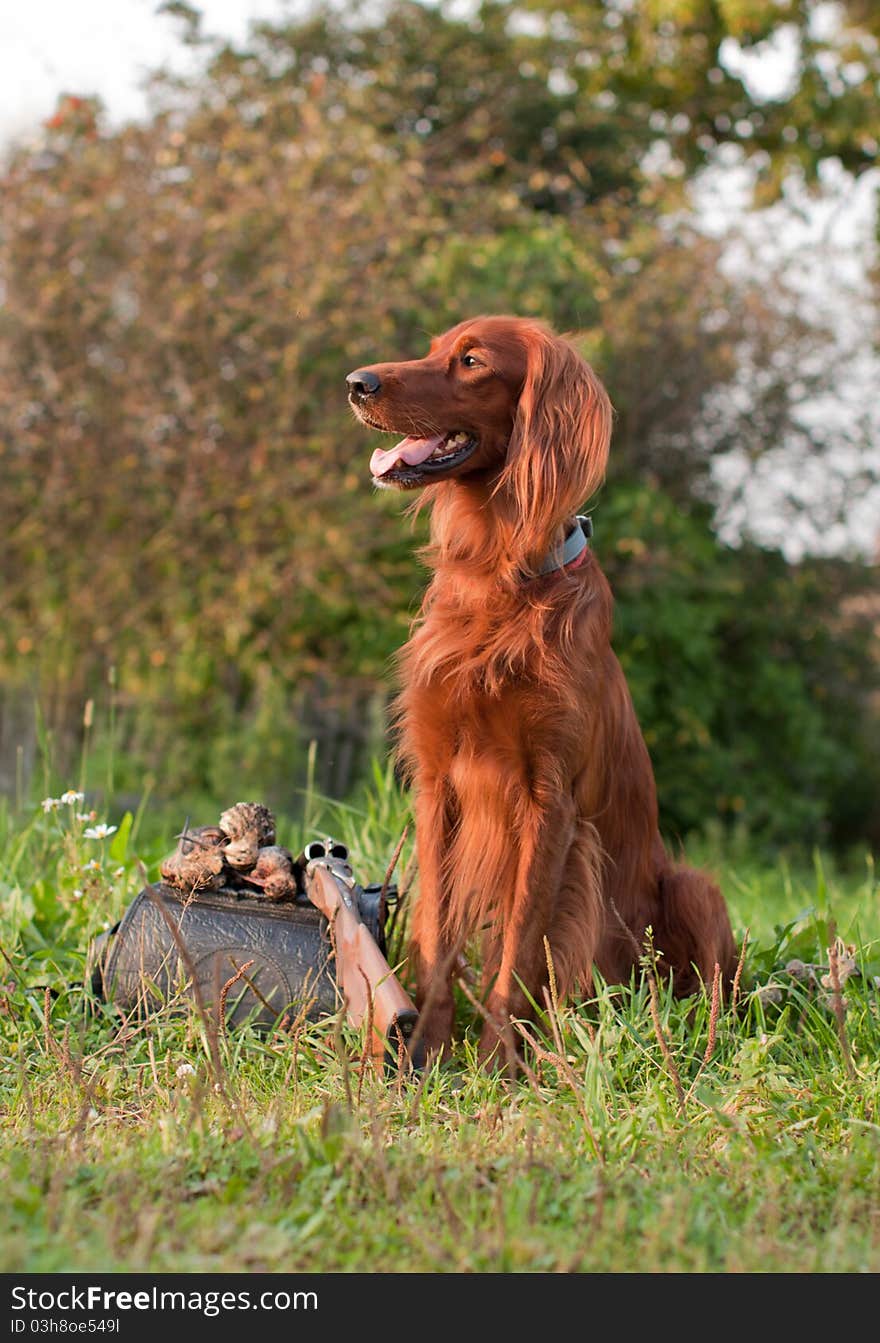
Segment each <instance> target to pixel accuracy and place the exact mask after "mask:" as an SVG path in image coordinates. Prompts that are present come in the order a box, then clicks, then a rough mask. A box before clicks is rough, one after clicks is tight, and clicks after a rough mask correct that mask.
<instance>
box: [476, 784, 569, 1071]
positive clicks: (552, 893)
mask: <svg viewBox="0 0 880 1343" xmlns="http://www.w3.org/2000/svg"><path fill="white" fill-rule="evenodd" d="M521 814H523V815H524V824H523V825H522V827H521V829H520V834H519V853H518V858H517V870H516V882H515V886H514V890H513V892H512V893H511V895H510V896H509V898H508V901H507V903H506V909H505V912H504V914H503V916H502V928H501V938H500V956H499V955H498V952H497V951H496V964H497V966H498V969H497V974H496V975H495V980H494V984H493V985H492V988H491V990H490V992H489V995H488V998H487V1000H486V1013H487V1020H486V1023H485V1025H484V1027H483V1031H482V1035H481V1037H480V1059H481V1061H482V1062H483V1063H490V1062H491V1063H492V1064H493V1066H497V1067H504V1066H505V1065H510V1064H511V1062H512V1060H513V1059H514V1058H515V1056H516V1040H515V1037H514V1029H513V1027H512V1025H511V1017H530V1016H531V1015H532V1006H531V1003H530V1001H529V1000H530V998H531V999H534V1001H535V1002H537V1003H538V1004H539V1005H540V1004H541V1002H542V998H541V989H542V987H543V986H544V985H545V984H546V983H547V980H548V970H547V953H546V948H545V945H544V938H545V937H549V935H550V931H551V927H552V925H553V918H554V913H555V910H556V905H557V901H558V898H559V893H560V891H561V890H562V888H563V885H564V882H565V875H566V869H567V865H568V861H569V855H570V853H571V849H572V845H573V843H574V840H575V807H574V802H573V801H572V799H571V797H569V796H562V797H558V798H556V799H555V800H554V801H553V802H552V803H551V804H550V805H547V804H544V805H541V804H539V803H538V802H536V801H534V800H533V799H529V800H528V801H527V802H524V804H523V807H522V812H521Z"/></svg>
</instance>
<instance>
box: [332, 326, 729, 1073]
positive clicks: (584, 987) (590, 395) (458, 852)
mask: <svg viewBox="0 0 880 1343" xmlns="http://www.w3.org/2000/svg"><path fill="white" fill-rule="evenodd" d="M347 381H348V387H349V400H350V402H351V405H352V407H353V409H354V411H355V413H356V415H357V416H358V418H359V419H360V420H361V421H363V423H364V424H366V425H369V426H370V427H371V428H373V429H379V430H382V431H384V432H392V433H394V434H395V435H400V434H404V435H406V437H404V438H403V439H402V440H401V441H400V442H399V443H397V444H396V446H394V447H384V448H377V449H376V451H375V452H374V453H373V456H372V459H371V462H370V469H371V472H372V475H373V478H374V480H375V483H376V484H377V485H379V486H382V487H383V488H389V487H393V488H395V489H400V490H416V489H418V490H421V491H422V499H423V500H424V501H425V502H428V503H430V505H431V508H432V519H431V544H430V546H429V548H428V551H427V552H426V553H427V556H428V558H429V561H430V563H431V566H432V568H433V577H432V580H431V583H430V586H429V588H428V591H427V594H426V596H425V600H424V605H423V607H422V611H421V614H420V616H419V618H418V620H417V621H416V623H415V625H414V629H413V633H412V637H411V638H410V640H409V642H408V643H407V644H406V646H405V647H404V649H403V650H402V652H401V655H400V668H401V673H402V676H401V685H402V689H401V693H400V696H399V699H398V702H397V710H398V729H399V751H400V758H401V761H402V762H403V764H404V766H405V768H406V770H407V772H408V776H409V778H410V781H411V783H412V785H413V789H414V795H415V815H416V845H417V853H418V863H419V873H420V893H419V898H418V902H417V905H416V908H415V912H414V916H413V919H414V922H413V931H412V940H411V955H412V957H413V958H414V962H415V967H416V976H417V1002H418V1004H419V1007H420V1009H421V1011H422V1029H423V1031H424V1036H425V1042H426V1044H427V1046H428V1048H429V1049H430V1050H431V1051H433V1052H436V1051H439V1050H442V1049H443V1048H444V1047H447V1046H448V1044H449V1042H450V1039H451V1035H452V1027H453V993H452V977H453V973H454V972H455V970H456V962H457V958H458V955H459V953H460V951H461V949H462V948H463V946H464V944H465V942H466V940H467V939H468V937H469V936H470V935H472V934H474V933H477V932H479V933H481V934H482V936H483V942H484V971H483V973H484V985H483V992H484V1007H485V1013H486V1020H485V1024H484V1027H483V1032H482V1036H481V1040H480V1056H481V1058H482V1059H483V1060H490V1059H492V1058H493V1057H494V1058H497V1059H498V1060H500V1061H501V1062H502V1063H503V1062H504V1059H505V1057H507V1058H509V1057H510V1051H511V1042H512V1038H513V1036H512V1029H511V1021H512V1020H513V1019H516V1018H519V1019H523V1018H526V1017H528V1016H529V1015H530V1013H531V1012H532V1010H533V1004H535V1003H537V1004H539V1005H540V1004H542V1002H543V1001H544V998H543V994H544V991H545V988H546V986H547V983H548V956H547V946H549V950H550V959H551V962H552V965H553V968H554V973H555V977H556V982H557V988H558V992H559V994H560V996H561V995H564V994H566V993H570V992H572V991H573V990H576V989H578V990H581V991H585V992H589V991H590V989H591V984H592V972H593V968H594V967H596V968H598V970H599V971H600V972H601V974H602V975H603V976H604V978H605V979H606V980H608V981H611V982H616V983H619V982H621V981H625V980H627V979H628V978H629V975H630V972H631V969H632V967H633V965H634V964H635V963H636V962H637V960H638V954H639V948H640V947H641V946H642V945H643V943H644V939H645V931H646V929H647V928H648V927H650V928H651V929H652V930H653V940H654V946H655V948H656V951H657V954H658V958H659V960H660V964H661V966H663V968H664V969H665V970H666V971H668V972H670V973H671V974H672V975H673V984H674V991H675V992H676V993H678V994H679V995H684V994H688V993H691V992H693V991H695V990H696V989H697V988H698V987H699V985H700V982H701V981H704V982H705V981H708V982H710V983H711V981H712V977H713V974H714V969H715V966H716V964H717V965H718V966H719V967H720V969H721V972H722V974H723V975H724V976H725V977H726V978H729V977H730V976H731V975H732V973H733V971H734V966H735V960H736V953H735V946H734V941H733V935H732V933H731V928H730V922H729V919H728V915H727V910H726V907H725V904H724V901H723V899H722V897H721V894H720V892H719V890H718V888H717V887H716V886H715V884H714V883H713V882H712V881H711V879H710V878H709V877H708V876H707V875H705V874H704V873H702V872H698V871H695V870H693V869H690V868H687V867H683V866H679V865H677V864H676V863H674V862H673V861H672V860H671V859H670V858H669V857H668V856H667V854H666V852H665V850H664V847H663V843H662V841H661V838H660V835H659V833H658V828H657V798H656V791H655V786H654V776H653V773H652V769H651V762H650V759H649V757H648V751H647V748H646V746H645V743H644V740H643V738H642V734H641V731H640V729H639V725H638V722H637V721H636V716H635V712H634V710H633V705H632V701H631V699H630V695H629V691H628V689H627V686H626V682H625V680H624V676H623V672H622V671H621V668H620V664H619V663H618V661H617V658H616V657H615V655H614V653H613V652H612V649H611V614H612V598H611V591H610V588H609V586H608V582H607V580H606V578H605V576H604V575H603V573H602V570H601V569H600V567H599V563H598V561H597V560H596V557H595V555H594V553H593V551H592V549H590V548H589V547H588V546H586V544H585V537H584V535H583V534H582V533H583V531H584V530H585V529H584V528H583V527H582V524H581V522H580V521H579V520H578V519H577V517H576V513H577V509H578V507H579V506H580V505H581V504H582V503H583V501H584V500H586V499H588V498H589V497H590V496H591V495H592V494H593V492H594V491H595V490H596V488H597V487H598V486H599V485H600V483H601V482H602V479H603V475H604V471H605V465H606V461H607V456H608V444H609V438H610V432H611V415H612V412H611V404H610V402H609V399H608V396H607V393H606V392H605V389H604V388H603V386H602V384H601V383H600V381H599V379H598V378H597V376H596V374H595V373H594V372H593V370H592V369H591V368H590V366H589V365H588V364H587V363H586V362H585V361H584V360H583V359H582V358H581V356H580V355H579V354H578V353H577V351H576V350H575V349H574V347H573V346H572V345H571V344H569V343H568V341H566V340H564V339H563V338H561V337H559V336H557V335H555V334H554V333H553V332H552V331H550V330H549V329H548V328H547V327H546V326H544V325H543V324H542V323H540V322H537V321H532V320H530V319H523V318H516V317H477V318H474V319H472V320H470V321H464V322H461V323H459V325H458V326H455V327H453V328H452V330H450V331H447V332H446V333H445V334H444V335H442V336H438V337H437V338H436V339H435V340H434V341H432V343H431V346H430V351H429V353H428V355H427V356H426V357H425V358H423V359H413V360H408V361H406V362H403V363H384V364H373V365H371V366H370V367H368V368H360V369H357V370H356V371H355V372H353V373H351V374H349V376H348V380H347ZM587 530H588V528H587ZM566 540H567V542H568V544H567V545H566ZM569 557H571V558H569ZM545 939H546V944H547V945H546V946H545ZM499 1046H500V1048H499Z"/></svg>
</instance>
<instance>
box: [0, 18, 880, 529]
mask: <svg viewBox="0 0 880 1343" xmlns="http://www.w3.org/2000/svg"><path fill="white" fill-rule="evenodd" d="M469 2H470V0H459V4H460V5H461V6H467V4H468V3H469ZM195 5H196V8H198V9H200V10H201V12H202V14H203V16H204V27H205V29H206V31H208V32H209V33H214V34H218V35H221V36H224V37H230V38H232V39H240V38H243V37H244V35H245V34H246V32H247V29H248V26H249V24H250V23H251V22H252V21H254V20H259V19H272V18H280V17H283V16H285V15H292V14H296V13H297V12H302V9H303V8H304V6H305V0H195ZM158 7H159V6H158V0H15V3H13V0H7V3H6V4H5V5H4V6H3V8H4V11H5V12H4V13H3V29H2V35H3V41H2V45H0V149H2V146H3V144H4V143H8V142H9V141H10V140H13V139H14V140H18V139H25V140H26V139H28V138H29V137H30V136H31V135H32V134H33V133H34V132H35V131H36V132H37V133H39V131H40V128H41V123H42V122H43V121H44V120H45V119H46V118H47V117H49V116H50V115H51V113H52V111H53V110H54V108H55V104H56V102H57V99H58V96H59V94H61V93H76V94H83V95H88V94H93V93H96V94H98V96H99V97H100V98H101V99H102V101H103V102H104V104H105V106H106V107H107V110H108V112H109V114H110V117H111V119H112V120H114V121H122V120H126V119H128V118H134V117H139V116H142V115H144V113H145V112H146V110H147V99H146V95H145V92H144V89H143V83H144V80H145V78H146V76H147V75H148V73H149V72H150V71H152V70H155V69H157V68H158V67H159V66H162V65H165V66H167V67H170V68H171V69H173V70H174V71H175V72H177V73H180V74H185V73H186V71H187V70H188V69H190V68H192V60H193V58H192V55H191V53H190V52H189V50H188V49H187V48H186V47H185V46H184V45H183V44H182V43H181V41H180V33H181V25H180V22H179V21H178V20H176V19H174V18H172V17H170V16H168V15H161V14H159V13H158V12H157V10H158ZM820 9H821V10H828V11H829V12H831V11H832V10H833V6H831V5H826V6H820ZM817 12H818V11H817ZM725 48H726V49H725V50H723V51H722V59H723V61H724V63H725V65H727V66H728V68H729V69H731V70H732V71H735V72H736V73H741V74H743V76H744V77H745V78H746V79H747V81H748V83H749V86H750V88H751V89H752V91H753V92H754V93H756V94H757V95H759V96H765V97H768V96H769V97H773V96H780V95H781V94H783V93H784V91H785V89H786V86H787V85H788V83H789V82H790V80H791V78H792V75H793V73H794V69H795V61H796V50H795V47H794V44H793V42H792V41H791V34H790V32H788V30H787V29H786V28H785V27H783V28H782V29H781V30H780V34H779V35H778V37H777V38H776V39H775V40H774V42H773V43H772V44H771V43H764V44H763V50H760V51H758V52H757V53H750V54H749V55H748V56H745V55H744V54H743V53H742V52H740V51H738V50H737V49H736V47H735V44H731V43H729V42H728V43H726V44H725ZM878 177H880V174H872V175H870V179H869V178H868V177H866V178H864V179H863V180H862V182H861V183H860V184H859V186H858V187H857V188H855V189H854V188H853V186H852V184H851V183H848V181H847V179H845V177H844V176H843V175H838V176H837V177H836V178H835V175H834V174H833V173H832V174H831V176H830V178H829V183H828V189H827V191H826V199H825V201H824V202H821V203H820V204H819V205H815V204H814V203H805V202H804V201H794V202H792V204H791V205H790V206H789V207H788V208H787V209H786V208H784V207H779V208H777V207H774V211H772V212H765V213H764V214H763V215H757V216H749V217H748V218H747V220H746V232H747V234H748V236H749V237H750V239H751V245H752V249H753V255H752V259H751V261H741V264H752V265H753V264H754V262H755V258H758V259H763V264H764V265H769V266H773V265H776V264H777V262H778V261H779V260H780V259H781V258H783V257H788V258H793V259H794V261H795V263H796V265H797V268H798V270H799V272H800V274H799V280H798V287H799V289H800V291H801V292H802V293H803V294H805V295H806V296H807V297H808V299H809V301H810V303H815V304H818V305H819V306H820V307H822V308H823V309H826V310H827V312H826V316H828V317H829V318H830V319H831V321H832V325H834V327H835V329H836V331H837V333H838V343H839V345H840V346H841V347H842V348H846V349H847V350H848V351H849V350H851V351H852V357H851V359H850V361H849V366H850V368H851V369H852V374H853V376H852V377H851V378H850V382H849V385H848V387H847V388H841V393H845V394H842V395H841V396H840V397H839V398H838V399H837V400H836V401H835V403H834V404H833V405H829V404H824V405H823V406H821V408H816V407H807V409H808V410H811V411H813V410H816V411H817V413H819V414H820V415H821V416H822V418H823V422H825V423H830V424H832V425H833V424H835V423H839V424H840V426H841V431H842V432H841V434H840V439H841V443H843V442H844V441H845V440H846V438H847V436H848V435H847V432H846V430H847V429H848V428H849V427H850V426H851V425H853V424H854V423H855V422H856V421H859V420H861V419H862V417H865V418H866V419H869V420H871V421H873V424H872V425H871V426H870V428H869V433H870V435H871V436H872V437H873V441H874V451H875V455H876V457H877V458H878V459H880V410H878V407H877V405H876V395H875V389H876V385H877V382H878V378H880V371H878V365H877V361H876V358H875V357H874V356H873V354H872V352H871V345H870V341H869V340H868V338H867V332H868V331H869V329H870V326H871V324H872V322H873V321H875V320H876V314H874V313H872V312H870V311H869V310H868V305H867V300H866V295H867V293H868V292H869V286H868V285H867V283H866V281H865V272H866V268H867V267H868V266H869V265H870V264H871V261H872V259H874V258H876V249H875V244H874V212H875V210H876V203H877V195H878ZM742 200H743V197H742V193H741V191H739V190H738V186H737V176H736V173H735V172H731V171H729V170H724V171H721V172H719V173H717V174H714V175H710V176H709V177H708V178H707V179H706V182H705V183H704V187H703V190H702V191H701V193H700V196H699V200H698V205H699V209H700V214H701V218H702V219H703V221H704V224H705V226H706V228H707V229H708V230H709V231H714V232H718V233H722V232H724V231H725V230H726V229H727V228H728V227H730V225H731V224H734V223H740V222H742V220H743V218H744V213H743V208H742ZM740 247H742V245H740ZM730 255H731V259H732V261H733V262H734V263H735V262H736V260H737V256H738V255H740V257H742V256H743V253H742V251H740V253H739V254H737V252H736V251H735V249H730ZM875 264H876V262H875ZM856 300H857V301H856ZM815 467H816V471H815V472H814V473H813V474H812V475H811V474H810V473H809V472H807V473H806V474H805V475H804V478H803V480H802V485H803V491H804V492H805V493H806V494H807V495H809V496H810V497H811V498H813V499H816V498H819V499H821V498H822V497H823V493H824V492H825V491H826V489H827V488H828V481H827V480H823V478H822V466H821V463H820V462H819V461H817V462H816V463H815ZM726 469H727V471H728V478H727V480H726V483H727V484H728V486H729V487H730V488H733V487H734V486H735V485H736V484H737V481H738V479H742V474H741V473H742V471H745V472H746V473H747V475H748V473H750V472H752V471H753V468H751V467H750V466H749V465H748V464H745V465H743V464H742V463H741V464H740V474H739V476H738V475H737V465H736V463H735V462H734V461H731V462H729V463H728V464H727V468H726ZM761 469H762V471H763V472H764V473H765V475H766V473H767V472H769V473H770V475H771V477H772V479H771V480H769V481H768V480H767V479H764V480H757V479H755V480H754V481H753V484H754V486H755V488H754V489H752V490H750V491H749V492H748V502H747V509H748V513H749V516H750V517H751V518H752V519H756V518H761V514H762V511H763V515H764V524H763V525H762V531H763V534H764V535H765V537H766V539H767V540H768V541H775V542H779V543H783V544H785V545H786V547H787V549H788V550H789V552H790V553H791V554H796V553H798V551H799V550H800V549H801V548H802V543H801V542H800V541H799V540H798V537H797V535H796V534H793V533H791V532H790V531H786V530H785V529H786V526H787V524H786V523H785V522H784V521H783V519H782V517H781V514H780V513H779V511H778V508H777V507H775V497H774V496H775V492H774V489H773V479H775V480H780V479H782V478H783V477H784V475H785V474H786V473H785V471H784V469H783V470H780V463H779V462H778V461H772V462H771V461H769V460H768V461H765V462H764V463H763V464H762V468H761ZM878 517H880V501H878V498H877V493H876V492H874V493H872V495H871V496H870V497H865V498H863V499H862V500H861V501H858V500H857V501H856V502H855V503H854V505H853V507H852V508H851V510H850V513H849V519H850V521H849V526H848V527H847V528H835V529H831V530H829V531H828V532H826V533H824V534H823V535H821V536H818V537H817V536H816V535H815V533H811V534H810V536H809V539H808V540H807V546H808V548H810V549H823V550H836V549H838V548H840V547H841V546H846V545H847V543H851V542H852V541H853V539H855V541H856V543H857V544H858V545H859V546H861V547H862V548H864V550H865V551H867V552H868V553H870V552H871V551H872V550H873V549H874V547H875V546H876V544H877V536H878V530H880V525H878ZM736 528H737V520H736V518H735V516H734V515H731V516H730V518H729V526H728V534H729V535H730V536H731V539H732V537H733V534H734V533H735V530H736Z"/></svg>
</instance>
